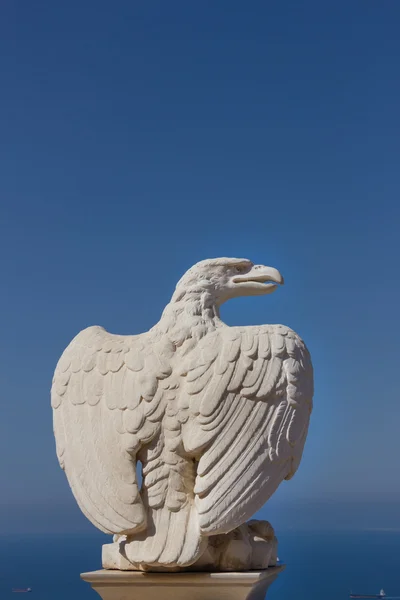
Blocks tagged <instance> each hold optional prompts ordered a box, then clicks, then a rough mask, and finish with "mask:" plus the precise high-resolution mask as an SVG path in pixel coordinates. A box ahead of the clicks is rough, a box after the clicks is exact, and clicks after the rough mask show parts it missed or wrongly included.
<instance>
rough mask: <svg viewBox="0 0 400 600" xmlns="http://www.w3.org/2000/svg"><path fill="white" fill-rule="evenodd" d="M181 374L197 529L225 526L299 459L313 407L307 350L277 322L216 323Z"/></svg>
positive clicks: (256, 503) (247, 511)
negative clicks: (193, 473) (192, 463)
mask: <svg viewBox="0 0 400 600" xmlns="http://www.w3.org/2000/svg"><path fill="white" fill-rule="evenodd" d="M182 375H183V377H184V380H185V383H184V393H181V396H180V399H181V420H182V432H183V443H184V448H185V450H186V452H188V453H191V455H192V456H193V457H194V458H195V459H196V460H198V465H197V477H196V483H195V490H194V491H195V502H196V508H197V512H198V519H199V526H200V530H201V532H202V533H203V534H205V535H215V534H218V533H226V532H228V531H231V530H232V529H234V528H235V527H238V526H239V525H241V524H242V523H243V522H244V521H245V520H246V519H248V518H250V517H251V516H252V515H253V514H254V513H255V512H256V511H257V510H259V509H260V508H261V506H262V505H263V504H264V503H265V502H266V501H267V500H268V498H269V497H270V496H271V495H272V494H273V493H274V491H275V490H276V488H277V487H278V485H279V484H280V483H281V481H282V480H283V479H289V478H290V477H292V476H293V474H294V473H295V471H296V469H297V467H298V465H299V462H300V459H301V455H302V451H303V446H304V442H305V438H306V435H307V430H308V423H309V418H310V413H311V409H312V396H313V371H312V365H311V360H310V356H309V353H308V351H307V349H306V347H305V345H304V343H303V342H302V340H301V339H300V338H299V337H298V336H297V335H296V334H295V333H294V332H293V331H292V330H290V329H288V328H286V327H283V326H280V325H274V326H262V327H245V328H240V327H232V328H231V327H221V328H219V329H217V330H216V331H215V332H213V333H212V334H210V335H207V336H205V337H204V338H203V339H202V340H201V342H200V343H199V344H198V345H197V347H196V348H195V349H194V350H193V352H192V353H191V356H190V357H188V359H187V361H186V363H185V364H184V365H183V369H182Z"/></svg>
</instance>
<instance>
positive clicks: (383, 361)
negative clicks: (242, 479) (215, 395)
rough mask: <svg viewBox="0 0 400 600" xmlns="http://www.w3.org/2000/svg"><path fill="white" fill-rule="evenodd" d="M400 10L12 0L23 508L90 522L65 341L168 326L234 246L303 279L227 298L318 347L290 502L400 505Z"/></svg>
mask: <svg viewBox="0 0 400 600" xmlns="http://www.w3.org/2000/svg"><path fill="white" fill-rule="evenodd" d="M399 19H400V4H399V3H398V2H396V1H395V0H391V1H390V0H386V1H385V2H376V0H373V1H371V0H353V1H352V2H351V3H349V2H344V1H339V2H335V3H333V2H330V3H325V2H317V1H311V0H305V1H304V2H297V1H296V2H295V1H292V2H289V1H286V0H283V1H281V2H265V1H258V0H254V1H252V2H249V3H245V2H238V1H236V0H232V1H230V2H222V1H218V0H217V1H216V2H201V3H194V2H184V1H183V0H182V1H175V0H173V1H172V2H164V1H161V0H160V1H154V2H153V1H149V2H145V3H139V2H132V1H131V0H129V1H128V0H120V1H119V2H116V3H111V2H105V1H104V0H97V1H96V2H94V1H93V0H80V1H79V2H78V1H76V0H71V1H70V2H68V3H61V4H60V3H54V2H50V0H42V1H40V0H39V1H37V2H34V3H32V2H19V3H17V2H11V0H6V1H5V2H3V3H2V6H1V8H0V69H1V79H2V93H1V96H0V111H1V113H0V114H1V123H2V125H1V144H0V153H1V155H0V169H1V179H0V194H1V223H0V245H1V252H0V261H1V274H2V282H3V292H2V294H1V296H0V315H1V317H0V318H1V332H2V342H1V343H0V376H1V419H0V457H1V458H0V477H1V481H2V482H3V483H2V493H1V498H0V525H1V527H2V528H3V529H7V527H8V528H9V529H11V530H15V528H16V529H17V530H18V529H20V530H24V529H34V528H35V525H36V526H37V527H39V528H41V529H42V528H46V527H47V529H49V530H51V529H56V528H58V529H60V528H65V529H73V528H79V527H85V525H84V521H83V517H82V518H81V517H80V515H79V512H78V509H76V508H75V504H74V501H73V499H72V496H71V495H70V493H69V491H68V486H67V483H66V481H65V478H64V475H63V473H62V472H61V470H59V468H58V465H57V461H56V457H55V450H54V443H53V438H52V424H51V411H50V404H49V388H50V382H51V378H52V372H53V369H54V366H55V364H56V362H57V359H58V357H59V355H60V353H61V352H62V350H63V349H64V348H65V346H66V345H67V344H68V342H69V341H70V340H71V338H72V337H73V336H74V335H75V334H76V333H77V332H78V331H79V330H80V329H82V328H84V327H86V326H88V325H91V324H99V325H103V326H105V327H106V328H107V329H108V330H110V331H113V332H116V333H139V332H141V331H145V330H147V329H148V328H149V327H151V326H152V325H153V324H154V323H155V322H156V321H157V320H158V318H159V316H160V313H161V311H162V309H163V307H164V306H165V304H166V303H167V302H168V300H169V298H170V296H171V294H172V291H173V288H174V285H175V283H176V282H177V280H178V278H179V277H180V276H181V275H182V273H183V272H184V271H185V270H186V269H187V268H188V267H190V266H191V265H192V264H193V263H194V262H196V261H198V260H200V259H203V258H207V257H215V256H239V257H242V256H243V257H247V258H250V259H252V260H254V261H256V262H262V263H264V264H268V265H272V266H275V267H277V268H279V269H280V270H281V271H282V273H283V274H284V276H285V279H286V285H285V287H284V288H282V289H280V290H279V291H278V292H277V293H276V294H274V295H272V296H270V297H264V298H247V299H239V300H235V301H232V302H230V303H228V304H227V305H226V306H224V308H223V313H222V315H223V317H224V319H225V320H226V322H227V323H228V324H231V325H234V324H254V323H267V322H271V323H272V322H280V323H284V324H287V325H289V326H291V327H293V328H294V329H296V330H297V331H298V332H299V333H300V334H301V335H302V336H303V338H304V339H305V341H306V342H307V344H308V346H309V348H310V351H311V353H312V356H313V362H314V367H315V379H316V393H315V410H314V414H313V420H312V423H311V428H310V434H309V439H308V442H307V445H306V451H305V454H304V460H303V463H302V465H301V467H300V470H299V472H298V474H297V475H296V477H295V478H294V479H293V480H292V481H291V482H290V483H286V484H283V485H282V486H281V488H280V490H279V491H278V493H277V494H276V496H275V497H274V499H273V501H272V502H271V507H272V508H271V510H272V511H273V512H275V513H276V514H277V515H278V517H277V518H281V520H282V522H283V521H284V518H285V514H289V513H290V514H291V515H292V517H291V518H292V521H293V522H294V521H295V517H293V515H294V514H297V513H295V512H293V507H296V510H297V509H298V507H299V506H307V505H308V507H310V506H314V505H313V504H310V501H312V502H313V503H317V504H318V506H325V507H328V509H326V510H325V513H324V512H323V509H321V511H322V512H321V514H324V515H325V517H324V519H325V523H328V524H329V519H330V518H332V517H330V515H332V512H331V508H329V507H331V506H332V503H333V504H334V505H336V506H339V505H346V507H348V514H350V513H351V514H354V513H357V511H359V509H358V508H357V507H358V506H359V505H360V504H361V505H363V506H364V505H367V504H368V505H369V506H372V507H374V506H375V507H376V509H375V510H374V509H371V511H370V512H369V513H368V514H369V517H368V520H369V522H370V524H371V526H377V527H378V526H390V525H391V524H393V523H395V524H396V526H399V525H400V515H399V513H398V509H396V510H397V512H396V510H394V509H392V512H390V514H391V515H392V516H391V518H390V519H389V521H390V522H389V523H386V522H385V524H382V515H383V511H382V510H381V509H380V508H379V510H378V507H381V506H382V505H385V504H387V505H389V504H392V505H397V506H400V504H399V501H400V475H399V466H398V459H399V455H400V437H399V422H400V418H399V417H400V409H399V391H398V389H399V388H398V383H397V372H398V370H399V369H398V346H399V341H398V340H399V336H400V325H399V308H398V307H399V303H400V283H399V267H398V262H399V241H398V238H399V225H400V208H399V188H400V183H399V150H400V143H399V139H400V136H399V125H400V117H399V115H400V111H399V108H398V107H399V106H400V78H399V67H398V65H399V60H400V39H399V36H398V26H399ZM280 507H287V508H285V510H283V509H282V510H281V512H279V511H280ZM346 510H347V509H346ZM285 511H286V512H285ZM300 512H301V511H300ZM314 512H315V511H314ZM263 514H264V516H265V515H267V514H268V509H265V510H264V511H263ZM304 514H305V513H302V515H300V516H299V520H300V521H301V520H303V522H304V519H305V517H304ZM388 514H389V513H386V518H387V515H388ZM279 515H280V516H279ZM282 515H283V516H282ZM396 519H397V520H396ZM307 522H308V521H307ZM346 522H347V521H346ZM295 524H296V523H295V522H294V525H295Z"/></svg>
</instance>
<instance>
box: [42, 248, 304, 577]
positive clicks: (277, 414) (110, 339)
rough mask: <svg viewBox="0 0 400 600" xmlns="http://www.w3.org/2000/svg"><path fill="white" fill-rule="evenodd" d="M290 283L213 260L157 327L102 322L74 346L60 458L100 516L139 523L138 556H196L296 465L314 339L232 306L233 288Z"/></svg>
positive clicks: (130, 536) (244, 263)
mask: <svg viewBox="0 0 400 600" xmlns="http://www.w3.org/2000/svg"><path fill="white" fill-rule="evenodd" d="M281 283H283V279H282V277H281V275H280V273H279V272H278V271H277V270H276V269H273V268H271V267H264V266H262V265H253V264H252V263H251V262H250V261H248V260H245V259H228V258H220V259H211V260H206V261H202V262H200V263H198V264H196V265H195V266H194V267H192V268H191V269H190V270H189V271H188V272H187V273H186V274H185V275H184V276H183V277H182V279H181V280H180V281H179V282H178V285H177V287H176V290H175V293H174V294H173V296H172V299H171V302H170V303H169V304H168V305H167V306H166V308H165V310H164V312H163V314H162V317H161V319H160V321H159V322H158V323H157V324H156V325H155V326H154V327H153V328H152V329H150V331H148V332H146V333H142V334H140V335H129V336H122V335H113V334H110V333H108V332H106V331H105V330H104V329H103V328H101V327H89V328H88V329H85V330H83V331H81V332H80V333H79V334H78V335H77V336H76V337H75V338H74V339H73V340H72V342H71V343H70V345H69V346H68V347H67V349H66V350H65V351H64V353H63V355H62V356H61V358H60V360H59V362H58V364H57V367H56V371H55V375H54V380H53V386H52V406H53V409H54V411H53V415H54V432H55V437H56V444H57V454H58V458H59V461H60V465H61V466H62V468H63V469H64V470H65V473H66V475H67V478H68V481H69V483H70V486H71V488H72V491H73V493H74V495H75V498H76V500H77V502H78V504H79V506H80V507H81V509H82V511H83V512H84V514H85V515H86V516H87V517H88V518H89V519H90V520H91V521H92V523H93V524H94V525H96V526H97V527H98V528H99V529H101V530H102V531H105V532H108V533H113V534H118V535H127V540H128V542H129V543H126V544H125V548H124V551H125V554H126V558H127V560H128V561H129V562H130V563H131V564H138V565H141V566H142V567H143V568H146V567H154V568H158V567H166V568H176V567H186V566H188V565H192V564H193V563H195V562H196V561H198V560H199V559H200V557H201V556H202V554H203V553H204V552H205V551H206V550H207V548H208V547H209V543H208V541H207V540H208V537H209V536H216V535H220V534H225V533H229V532H231V531H233V530H234V529H236V528H237V527H240V526H241V525H243V523H245V521H246V520H247V519H248V518H250V517H251V516H252V515H253V514H254V513H255V512H256V511H257V510H258V509H259V508H261V506H262V505H263V504H264V503H265V502H266V501H267V500H268V498H269V497H270V496H271V495H272V494H273V493H274V491H275V490H276V489H277V487H278V486H279V484H280V483H281V482H282V480H283V479H290V478H291V477H292V476H293V474H294V473H295V471H296V469H297V467H298V465H299V462H300V459H301V455H302V451H303V446H304V442H305V439H306V435H307V429H308V423H309V417H310V413H311V408H312V395H313V374H312V366H311V360H310V356H309V353H308V351H307V349H306V347H305V345H304V343H303V342H302V340H301V339H300V338H299V336H298V335H297V334H296V333H295V332H294V331H292V330H291V329H289V328H287V327H284V326H282V325H262V326H252V327H228V326H227V325H225V324H224V323H223V322H222V321H221V319H220V316H219V307H220V305H221V304H222V303H223V302H225V301H226V300H229V299H231V298H234V297H237V296H245V295H262V294H269V293H271V292H273V291H274V290H275V289H276V288H277V287H278V285H279V284H281ZM137 461H140V462H141V464H142V466H143V484H142V487H141V489H140V490H139V486H138V481H137V475H136V467H137Z"/></svg>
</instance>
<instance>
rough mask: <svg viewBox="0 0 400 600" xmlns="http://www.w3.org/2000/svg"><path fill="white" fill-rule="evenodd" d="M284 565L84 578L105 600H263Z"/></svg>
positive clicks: (98, 574)
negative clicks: (237, 570) (242, 570)
mask: <svg viewBox="0 0 400 600" xmlns="http://www.w3.org/2000/svg"><path fill="white" fill-rule="evenodd" d="M283 568H284V567H283V566H281V567H272V568H271V569H268V570H267V571H252V572H251V573H250V572H246V573H141V572H138V571H136V572H132V571H130V572H128V573H127V572H124V571H105V570H103V571H93V572H92V573H82V575H81V577H82V579H83V580H84V581H87V582H88V583H90V584H91V586H92V588H93V589H94V590H95V591H96V592H97V593H98V594H99V595H100V596H101V598H102V599H103V600H263V599H264V598H265V595H266V593H267V590H268V588H269V586H270V585H271V583H272V582H273V581H274V580H275V579H276V577H277V576H278V575H279V573H280V571H282V569H283Z"/></svg>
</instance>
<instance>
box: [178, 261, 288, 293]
mask: <svg viewBox="0 0 400 600" xmlns="http://www.w3.org/2000/svg"><path fill="white" fill-rule="evenodd" d="M282 284H283V277H282V275H281V274H280V273H279V271H278V270H277V269H274V268H273V267H266V266H264V265H255V264H253V263H252V262H251V261H250V260H248V259H246V258H211V259H207V260H202V261H200V262H198V263H196V264H195V265H194V266H193V267H191V268H190V269H189V270H188V271H187V272H186V273H185V275H184V276H183V277H182V278H181V279H180V281H179V282H178V284H177V286H176V292H175V294H176V295H177V296H181V295H183V294H188V293H199V294H201V293H207V292H208V293H209V294H210V295H211V296H212V297H213V300H214V301H215V303H216V304H218V305H220V304H222V303H223V302H226V301H227V300H229V299H230V298H236V297H238V296H260V295H263V294H271V293H272V292H274V291H275V290H276V288H277V287H278V286H279V285H282Z"/></svg>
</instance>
